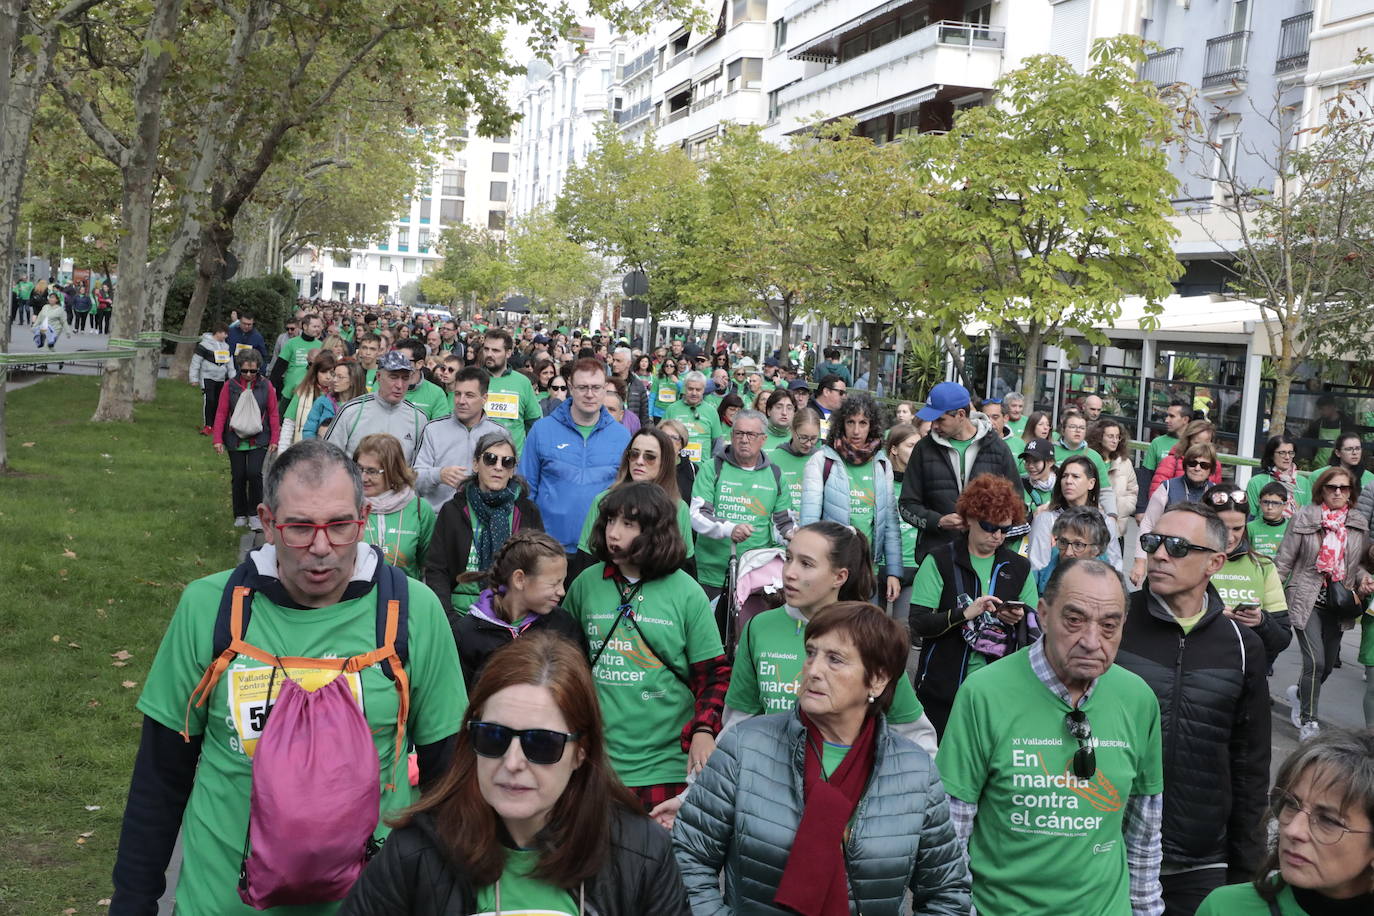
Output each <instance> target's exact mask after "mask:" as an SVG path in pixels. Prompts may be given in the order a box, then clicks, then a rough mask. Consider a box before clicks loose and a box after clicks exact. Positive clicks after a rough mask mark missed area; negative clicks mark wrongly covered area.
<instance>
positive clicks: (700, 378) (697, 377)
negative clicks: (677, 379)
mask: <svg viewBox="0 0 1374 916" xmlns="http://www.w3.org/2000/svg"><path fill="white" fill-rule="evenodd" d="M689 382H701V383H702V384H703V385H705V384H706V376H705V375H703V374H702V373H701V370H700V369H693V370H692V371H691V372H688V373H686V374H684V375H683V376H682V384H683V385H684V386H686V385H687V384H688V383H689Z"/></svg>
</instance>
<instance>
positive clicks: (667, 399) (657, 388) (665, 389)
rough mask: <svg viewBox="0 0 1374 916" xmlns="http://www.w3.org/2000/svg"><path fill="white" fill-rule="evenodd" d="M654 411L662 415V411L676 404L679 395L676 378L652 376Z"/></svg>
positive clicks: (657, 414)
mask: <svg viewBox="0 0 1374 916" xmlns="http://www.w3.org/2000/svg"><path fill="white" fill-rule="evenodd" d="M653 397H654V408H655V410H654V413H655V415H656V416H662V415H663V411H665V410H667V409H668V408H669V407H671V406H672V405H674V404H676V403H677V401H678V398H679V397H681V394H680V392H679V391H678V383H677V379H674V378H669V377H667V376H664V375H656V376H654V394H653Z"/></svg>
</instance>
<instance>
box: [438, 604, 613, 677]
mask: <svg viewBox="0 0 1374 916" xmlns="http://www.w3.org/2000/svg"><path fill="white" fill-rule="evenodd" d="M449 625H450V626H451V627H452V628H453V639H454V641H455V642H457V643H458V661H459V662H460V663H461V664H462V666H463V681H464V682H466V684H467V687H468V692H469V693H471V692H472V685H473V684H475V683H477V675H478V673H479V672H481V670H482V666H483V665H484V664H486V661H487V659H488V658H490V657H491V653H493V652H495V651H496V650H497V649H499V648H501V647H502V646H507V645H510V644H511V643H512V642H514V641H515V640H516V639H517V636H516V635H515V633H513V632H512V631H511V629H510V627H503V626H501V625H500V624H499V623H493V622H492V621H490V620H488V619H487V618H485V617H483V616H481V615H480V614H474V613H472V611H471V610H469V611H468V613H466V614H461V615H460V614H455V615H452V616H450V617H449ZM532 632H549V633H553V634H555V635H558V636H562V637H564V638H565V639H568V640H569V641H571V642H572V644H573V645H575V646H576V647H577V649H578V651H580V652H581V653H582V655H583V656H584V657H586V658H591V655H592V653H591V649H590V648H589V647H588V645H587V634H586V632H584V631H583V629H582V625H581V624H579V623H578V622H577V621H576V620H574V619H573V616H572V615H571V614H569V613H568V612H567V611H565V610H564V609H563V608H561V607H556V608H554V609H553V610H552V611H550V612H549V613H547V614H541V615H539V616H537V617H535V618H534V620H532V621H530V624H529V626H527V627H526V628H525V629H524V630H522V631H520V635H521V636H524V635H525V634H526V633H532Z"/></svg>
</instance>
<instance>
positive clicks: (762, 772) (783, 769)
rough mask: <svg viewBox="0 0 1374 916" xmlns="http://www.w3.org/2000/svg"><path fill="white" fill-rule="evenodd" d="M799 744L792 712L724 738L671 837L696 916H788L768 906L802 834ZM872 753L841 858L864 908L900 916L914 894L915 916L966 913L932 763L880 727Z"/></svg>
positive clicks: (961, 876) (960, 866) (801, 738)
mask: <svg viewBox="0 0 1374 916" xmlns="http://www.w3.org/2000/svg"><path fill="white" fill-rule="evenodd" d="M805 741H806V730H805V728H804V727H803V725H802V723H801V719H800V718H798V716H797V715H796V713H792V714H790V715H789V714H778V715H772V716H761V717H759V718H757V719H751V720H749V721H747V722H743V723H741V724H740V725H738V726H736V727H734V728H732V729H730V731H728V732H726V733H725V734H724V735H723V736H721V739H720V744H719V745H718V746H717V747H716V751H715V753H714V754H712V755H711V759H710V760H709V761H708V762H707V764H706V768H705V769H704V770H703V771H702V772H701V775H700V776H699V777H698V778H697V781H696V782H695V783H694V784H693V785H692V788H691V789H690V790H689V791H688V793H687V799H686V802H685V803H684V804H683V806H682V810H681V811H680V812H678V816H677V822H676V824H675V825H674V827H673V848H674V851H675V852H676V854H677V861H678V867H679V868H680V869H681V871H682V879H683V882H684V883H685V884H686V885H687V894H688V897H689V898H690V899H691V903H692V913H693V914H694V916H723V914H730V913H749V914H762V913H777V914H785V913H788V912H791V911H790V910H783V909H782V908H780V907H778V906H776V905H774V903H773V895H774V894H775V893H777V888H778V885H779V883H780V882H781V881H782V874H783V869H784V868H785V867H786V865H787V855H788V851H789V850H790V849H791V848H792V839H793V837H794V836H795V835H796V832H797V826H798V825H799V824H800V823H801V817H802V810H803V807H804V799H803V792H802V774H803V760H804V757H803V754H804V749H805ZM877 742H878V743H877V748H876V752H875V756H874V762H873V773H872V775H871V776H870V777H869V781H868V787H867V788H866V789H865V791H864V795H863V798H861V799H860V800H859V806H858V808H857V809H856V810H855V812H854V817H853V818H852V819H851V821H850V826H849V834H848V838H847V840H846V842H845V847H844V848H845V858H846V860H847V862H848V871H849V878H850V885H851V887H852V892H853V893H854V894H855V895H857V897H858V901H857V902H858V904H859V906H860V907H861V908H862V911H863V912H865V913H901V912H905V911H904V909H903V896H904V894H905V892H906V890H907V888H910V889H911V891H912V894H913V895H914V904H915V912H917V913H921V914H924V916H956V914H960V916H962V914H967V913H968V912H969V905H970V904H969V876H968V869H967V868H965V866H964V860H963V855H962V854H961V852H960V850H959V847H958V843H957V841H956V839H955V836H954V827H953V825H952V824H951V823H950V820H949V807H948V802H947V800H946V797H945V791H944V787H943V785H942V784H941V782H940V775H939V773H938V771H936V769H935V763H934V761H933V760H931V759H930V756H929V755H928V754H927V753H926V752H925V751H923V750H921V749H920V748H919V747H917V746H916V745H914V744H912V743H911V742H910V741H908V740H907V739H905V738H903V737H901V736H900V735H898V734H896V733H895V732H893V731H892V730H891V729H889V728H888V726H887V722H886V721H885V720H883V721H880V722H879V724H878V735H877ZM722 867H723V868H724V870H725V893H724V896H723V897H722V895H721V891H720V883H719V878H718V875H719V872H720V870H721V868H722ZM853 903H854V901H853V900H851V905H852V904H853Z"/></svg>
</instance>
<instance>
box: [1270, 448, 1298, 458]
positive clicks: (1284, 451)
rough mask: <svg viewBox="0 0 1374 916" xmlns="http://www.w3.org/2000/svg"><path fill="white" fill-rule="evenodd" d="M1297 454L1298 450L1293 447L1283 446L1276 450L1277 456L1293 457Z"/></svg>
mask: <svg viewBox="0 0 1374 916" xmlns="http://www.w3.org/2000/svg"><path fill="white" fill-rule="evenodd" d="M1296 454H1297V450H1296V449H1291V448H1281V449H1276V450H1275V451H1274V457H1275V458H1292V457H1293V456H1294V455H1296Z"/></svg>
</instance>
